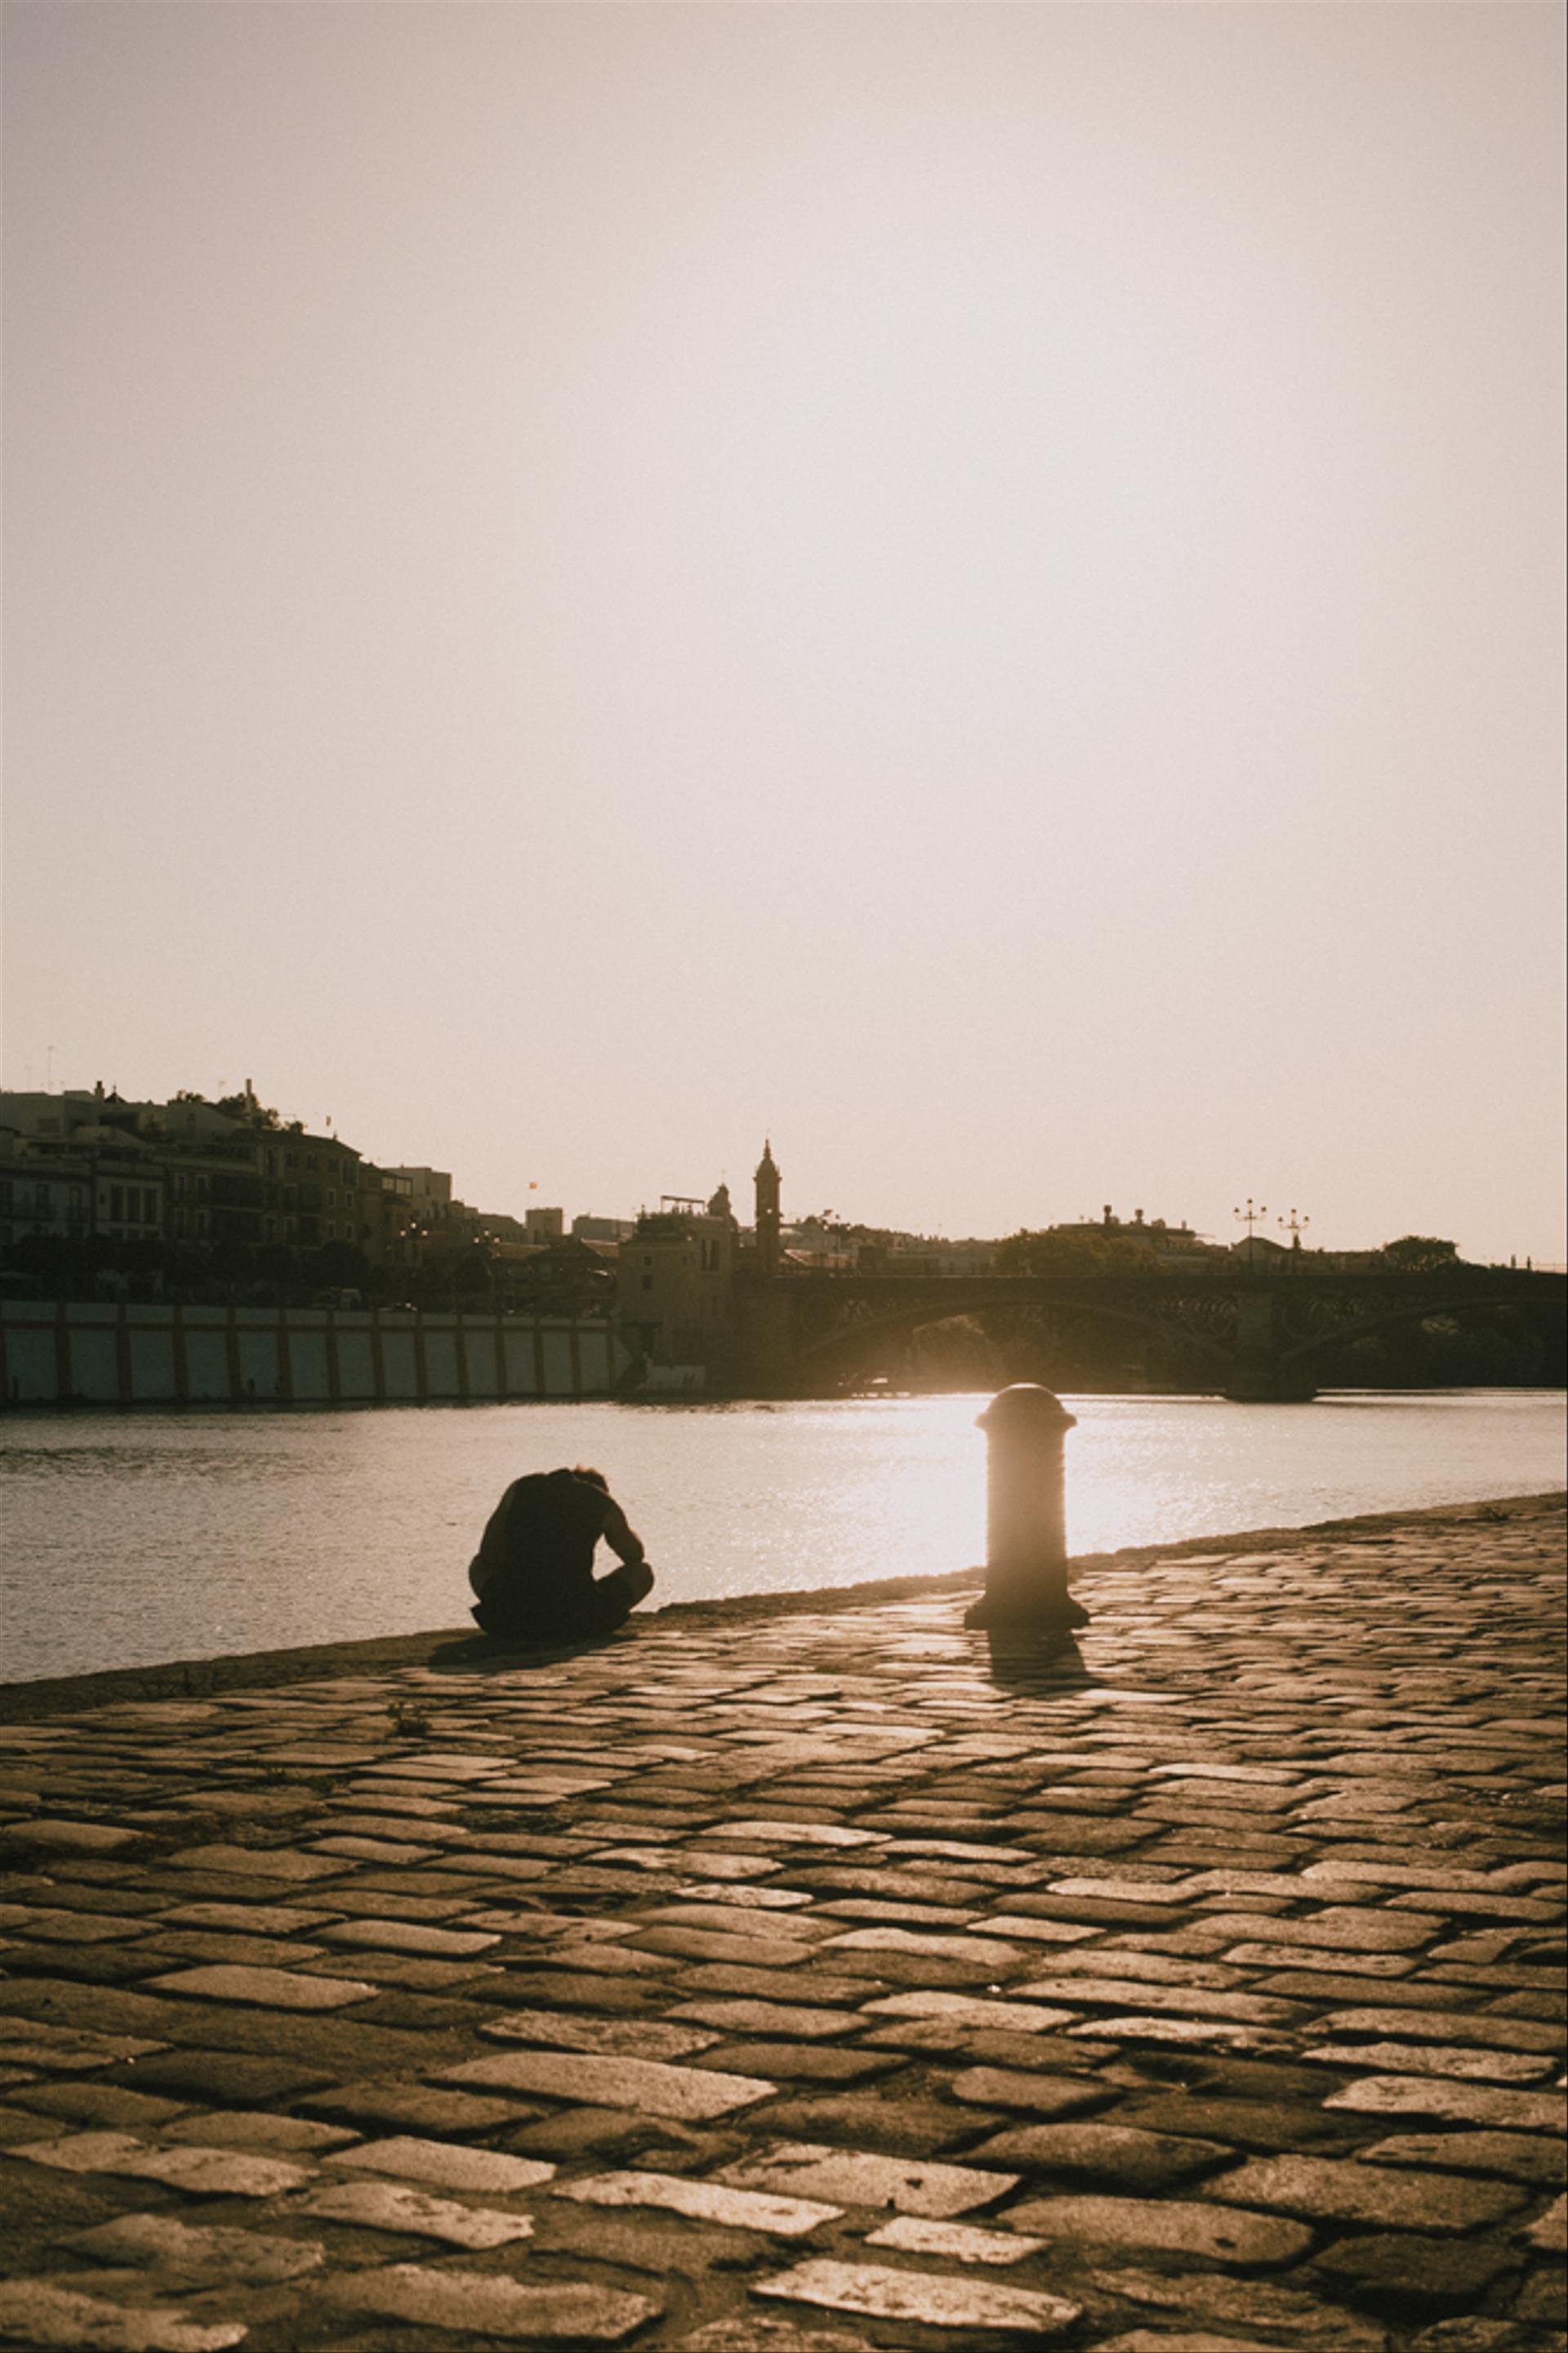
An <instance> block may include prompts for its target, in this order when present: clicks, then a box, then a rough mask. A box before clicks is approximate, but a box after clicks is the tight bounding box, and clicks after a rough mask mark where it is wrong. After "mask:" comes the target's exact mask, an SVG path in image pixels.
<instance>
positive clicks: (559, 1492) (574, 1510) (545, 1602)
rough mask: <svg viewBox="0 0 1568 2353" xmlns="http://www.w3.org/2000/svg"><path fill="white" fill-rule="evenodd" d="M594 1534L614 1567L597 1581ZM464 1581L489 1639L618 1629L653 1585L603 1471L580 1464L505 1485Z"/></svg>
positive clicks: (561, 1637) (553, 1637)
mask: <svg viewBox="0 0 1568 2353" xmlns="http://www.w3.org/2000/svg"><path fill="white" fill-rule="evenodd" d="M601 1536H603V1537H604V1539H605V1543H606V1544H607V1545H608V1546H609V1547H610V1550H611V1551H612V1552H613V1553H615V1554H616V1556H617V1557H618V1558H619V1560H620V1563H621V1566H620V1567H619V1568H617V1569H615V1570H612V1572H611V1574H610V1575H609V1576H608V1577H595V1575H594V1548H595V1545H596V1544H597V1543H598V1541H599V1538H600V1537H601ZM468 1582H469V1584H470V1585H471V1586H472V1587H473V1588H474V1591H475V1593H476V1594H477V1596H478V1597H479V1598H478V1599H477V1600H476V1602H475V1604H474V1610H473V1614H474V1617H475V1619H476V1620H477V1621H478V1623H479V1626H480V1627H481V1628H482V1629H483V1630H484V1631H485V1632H486V1633H487V1634H490V1635H494V1636H496V1637H497V1638H498V1639H500V1640H501V1641H514V1642H560V1641H580V1640H582V1639H583V1638H584V1637H591V1636H594V1635H600V1634H613V1633H614V1632H615V1630H616V1627H617V1626H622V1625H624V1624H625V1623H626V1620H627V1619H628V1618H629V1617H630V1615H631V1613H632V1611H633V1610H634V1609H636V1608H637V1603H638V1602H639V1601H641V1600H642V1599H644V1597H645V1596H646V1595H647V1593H648V1592H649V1591H650V1590H651V1589H652V1586H653V1571H652V1569H651V1568H650V1567H648V1565H647V1559H646V1557H645V1556H644V1553H643V1546H642V1538H641V1537H640V1536H639V1535H637V1533H636V1531H635V1530H634V1529H633V1528H632V1527H631V1526H630V1525H628V1523H627V1520H626V1514H625V1513H624V1512H623V1511H622V1509H621V1507H620V1505H619V1504H617V1503H616V1499H615V1497H614V1496H613V1495H612V1494H611V1493H610V1491H609V1486H608V1484H607V1482H606V1481H605V1476H604V1473H603V1472H599V1471H591V1470H589V1469H587V1468H586V1466H585V1465H584V1464H582V1463H579V1464H578V1465H577V1466H576V1468H575V1469H574V1470H570V1471H547V1472H532V1473H531V1474H530V1475H529V1476H528V1477H526V1478H522V1479H514V1480H513V1481H512V1482H511V1485H510V1487H509V1488H508V1489H507V1491H506V1493H505V1494H504V1495H503V1496H502V1497H501V1499H500V1503H499V1504H497V1505H496V1508H495V1510H494V1511H493V1512H492V1513H491V1514H490V1516H489V1521H488V1523H487V1524H486V1527H485V1532H484V1535H482V1536H481V1538H480V1539H479V1551H478V1552H477V1553H476V1554H475V1555H474V1557H473V1560H472V1561H471V1562H470V1564H469V1567H468Z"/></svg>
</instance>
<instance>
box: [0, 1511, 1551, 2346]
mask: <svg viewBox="0 0 1568 2353" xmlns="http://www.w3.org/2000/svg"><path fill="white" fill-rule="evenodd" d="M1500 1511H1501V1513H1502V1516H1501V1517H1500V1518H1495V1519H1488V1520H1485V1521H1482V1520H1480V1519H1479V1517H1478V1516H1477V1515H1476V1514H1475V1513H1474V1512H1473V1511H1472V1512H1470V1513H1468V1514H1466V1513H1463V1512H1459V1513H1455V1514H1451V1515H1445V1514H1425V1515H1417V1516H1415V1517H1413V1518H1411V1519H1408V1520H1405V1521H1402V1522H1391V1523H1388V1524H1386V1525H1384V1526H1382V1527H1379V1528H1376V1529H1371V1530H1368V1529H1366V1528H1362V1529H1360V1530H1355V1529H1352V1530H1351V1531H1349V1532H1346V1531H1340V1532H1337V1533H1324V1532H1319V1533H1318V1534H1316V1535H1313V1534H1311V1533H1310V1532H1302V1533H1301V1534H1300V1535H1296V1536H1289V1535H1287V1536H1281V1537H1279V1538H1273V1537H1270V1538H1268V1539H1263V1540H1254V1542H1253V1543H1252V1544H1250V1545H1247V1546H1241V1547H1240V1549H1239V1550H1237V1547H1235V1546H1228V1547H1227V1546H1226V1545H1225V1544H1223V1543H1220V1544H1215V1545H1213V1546H1205V1548H1204V1551H1203V1553H1202V1554H1184V1553H1182V1552H1181V1551H1180V1550H1178V1551H1175V1552H1173V1553H1167V1554H1161V1553H1158V1552H1154V1553H1144V1554H1141V1555H1138V1556H1132V1557H1118V1558H1117V1559H1115V1560H1112V1561H1109V1562H1103V1563H1099V1564H1090V1565H1089V1567H1088V1568H1087V1569H1086V1570H1085V1571H1084V1573H1083V1575H1082V1577H1081V1578H1080V1581H1079V1590H1080V1591H1081V1592H1082V1593H1083V1595H1084V1597H1085V1599H1087V1601H1088V1603H1089V1609H1090V1611H1091V1617H1090V1621H1089V1625H1088V1626H1087V1627H1086V1628H1084V1629H1083V1630H1082V1631H1081V1632H1080V1634H1079V1637H1078V1638H1077V1656H1078V1657H1079V1659H1080V1660H1081V1662H1082V1667H1081V1672H1078V1671H1076V1670H1075V1671H1074V1672H1057V1671H1053V1672H1050V1673H1047V1674H1043V1675H1035V1674H1033V1673H1032V1672H1023V1673H1019V1672H1016V1667H1015V1665H1010V1664H1009V1663H1008V1662H1005V1661H1004V1660H1002V1659H1000V1658H998V1659H997V1660H995V1661H994V1660H993V1658H992V1655H991V1652H990V1649H989V1645H988V1644H987V1643H986V1642H985V1641H984V1638H982V1637H979V1636H976V1635H974V1634H973V1633H971V1632H968V1631H967V1630H965V1629H964V1628H963V1625H962V1623H961V1612H962V1599H961V1598H958V1597H955V1596H954V1595H953V1594H952V1593H951V1592H944V1591H942V1590H940V1589H924V1590H921V1589H914V1590H911V1591H910V1593H909V1594H908V1595H906V1596H905V1597H904V1598H902V1599H893V1600H890V1601H882V1602H878V1603H876V1604H872V1605H868V1604H864V1603H862V1602H858V1601H856V1600H854V1599H835V1600H834V1601H833V1602H832V1603H831V1604H830V1605H829V1604H825V1605H818V1604H816V1603H814V1602H812V1601H810V1600H803V1601H802V1602H801V1603H800V1604H799V1605H798V1606H796V1607H794V1608H791V1609H783V1610H776V1611H775V1610H769V1611H766V1612H752V1611H749V1610H747V1609H743V1608H742V1609H733V1610H713V1611H710V1612H695V1613H688V1614H679V1615H675V1616H672V1617H670V1618H668V1619H660V1618H659V1617H658V1616H655V1617H653V1618H650V1619H649V1620H648V1621H647V1623H646V1624H637V1625H634V1627H633V1628H631V1629H629V1630H627V1631H626V1634H624V1635H623V1636H622V1637H621V1638H619V1639H618V1640H617V1641H616V1642H614V1643H612V1644H610V1645H608V1646H606V1647H605V1649H603V1650H602V1651H584V1652H581V1653H579V1654H577V1655H576V1656H574V1657H565V1658H556V1659H552V1660H546V1661H542V1662H535V1663H531V1664H529V1665H523V1664H521V1663H515V1662H505V1663H500V1664H498V1663H497V1662H479V1663H474V1664H468V1663H465V1662H462V1661H461V1660H459V1661H458V1662H452V1661H450V1660H447V1661H441V1660H439V1659H437V1658H436V1657H435V1656H434V1655H433V1654H434V1653H436V1652H437V1651H439V1650H440V1649H441V1647H442V1642H443V1641H445V1639H446V1638H439V1639H437V1638H431V1641H430V1643H429V1646H428V1651H427V1653H426V1654H424V1655H423V1657H421V1656H417V1655H413V1654H410V1655H409V1656H408V1657H407V1658H406V1659H405V1662H404V1663H401V1664H399V1665H398V1666H397V1667H396V1668H395V1669H390V1670H389V1669H388V1668H387V1667H386V1665H385V1663H384V1660H382V1661H381V1662H370V1663H365V1662H363V1661H360V1660H356V1655H355V1653H354V1652H353V1650H352V1649H348V1650H345V1651H343V1652H342V1654H341V1657H340V1660H339V1662H336V1667H335V1670H334V1672H332V1673H331V1674H330V1675H325V1676H321V1678H319V1679H317V1680H314V1681H311V1680H306V1681H300V1682H298V1683H286V1682H285V1683H271V1684H264V1685H258V1686H255V1687H249V1688H247V1687H245V1686H243V1685H241V1686H236V1687H231V1688H226V1689H222V1690H218V1691H216V1692H213V1693H210V1694H188V1693H180V1694H171V1696H169V1697H168V1698H166V1699H158V1698H156V1697H150V1696H145V1695H142V1696H133V1697H129V1698H127V1699H125V1700H123V1701H115V1702H114V1703H113V1704H102V1703H101V1702H100V1701H99V1700H95V1701H94V1702H93V1704H91V1705H83V1706H82V1707H80V1708H78V1709H74V1710H73V1708H72V1707H71V1706H70V1704H69V1703H68V1695H65V1696H63V1697H62V1696H61V1695H59V1694H56V1695H54V1696H53V1697H51V1699H50V1700H49V1702H48V1709H49V1712H48V1713H47V1714H45V1715H37V1713H36V1712H35V1713H34V1714H33V1715H32V1719H31V1720H29V1704H28V1702H27V1700H26V1694H25V1693H24V1694H11V1695H10V1696H11V1697H12V1698H13V1699H14V1700H15V1701H16V1714H17V1715H18V1717H19V1718H20V1720H18V1721H15V1722H10V1723H5V1724H0V1841H4V1842H5V1849H6V1852H7V1854H8V1856H9V1858H10V1859H11V1860H12V1862H13V1863H14V1864H15V1865H16V1868H14V1869H13V1871H12V1873H11V1876H10V1879H9V1881H8V1883H7V1886H6V1889H5V1907H4V1909H3V1910H0V2212H3V2213H4V2217H5V2220H4V2223H3V2224H0V2229H3V2230H4V2232H5V2241H4V2245H5V2261H6V2268H7V2270H8V2272H9V2273H10V2274H11V2277H10V2281H9V2284H8V2285H7V2286H6V2287H5V2289H4V2290H3V2291H0V2342H4V2343H8V2344H12V2345H17V2346H21V2347H26V2348H43V2347H46V2346H49V2347H52V2346H57V2345H58V2346H62V2347H65V2346H94V2345H97V2346H102V2347H105V2348H111V2353H112V2349H113V2348H121V2349H122V2353H209V2348H210V2353H218V2348H223V2347H227V2346H228V2345H231V2344H237V2343H239V2342H240V2341H241V2339H242V2338H243V2341H244V2342H245V2345H246V2348H247V2353H339V2348H343V2353H388V2348H392V2347H394V2346H395V2347H397V2348H399V2353H403V2348H405V2347H407V2348H413V2347H414V2346H415V2345H416V2344H418V2343H424V2342H426V2341H428V2342H429V2343H430V2344H431V2347H432V2353H437V2348H444V2347H445V2346H447V2345H448V2344H452V2345H453V2346H454V2347H455V2346H456V2345H457V2344H458V2343H461V2344H462V2345H463V2346H464V2347H468V2346H470V2345H472V2346H473V2347H474V2348H476V2353H477V2348H479V2346H481V2345H505V2344H508V2343H510V2344H517V2345H523V2346H534V2345H539V2344H542V2343H550V2344H556V2343H560V2344H562V2345H569V2344H571V2343H574V2342H575V2343H580V2344H583V2345H593V2344H605V2345H617V2344H620V2343H623V2342H627V2341H629V2340H632V2339H635V2340H636V2343H637V2348H638V2353H641V2348H644V2347H645V2346H646V2347H647V2353H873V2348H876V2353H934V2348H937V2347H938V2346H945V2347H948V2348H952V2353H980V2348H983V2347H986V2348H991V2353H1001V2348H1003V2347H1006V2348H1009V2349H1010V2348H1013V2347H1014V2346H1021V2345H1024V2344H1031V2345H1033V2344H1042V2345H1043V2344H1046V2343H1054V2342H1055V2341H1057V2338H1058V2337H1062V2336H1064V2334H1065V2335H1067V2336H1068V2337H1069V2339H1070V2341H1072V2342H1074V2343H1075V2344H1079V2345H1081V2346H1083V2347H1084V2348H1085V2353H1108V2348H1121V2353H1153V2348H1159V2353H1197V2348H1203V2353H1215V2348H1220V2347H1223V2348H1225V2353H1236V2348H1247V2353H1252V2348H1254V2347H1255V2346H1260V2345H1264V2346H1268V2347H1270V2348H1274V2349H1275V2353H1287V2348H1297V2353H1562V2348H1561V2341H1560V2338H1556V2337H1553V2335H1552V2332H1553V2331H1554V2330H1556V2331H1561V2328H1562V2326H1563V2291H1562V2248H1563V2206H1562V2203H1561V2197H1562V2192H1563V2177H1564V2154H1563V2153H1564V2140H1563V2098H1562V2093H1561V2089H1560V2086H1559V2084H1558V2080H1557V2078H1558V2073H1559V2070H1560V2068H1561V2065H1562V2052H1563V2005H1562V1998H1561V1984H1562V1980H1561V1974H1560V1970H1559V1968H1558V1967H1557V1966H1556V1962H1557V1954H1558V1948H1559V1947H1560V1944H1561V1929H1560V1925H1559V1924H1560V1923H1561V1921H1562V1919H1563V1909H1562V1905H1563V1893H1564V1878H1563V1869H1562V1862H1561V1845H1560V1839H1559V1835H1558V1825H1559V1820H1560V1815H1561V1810H1562V1795H1561V1791H1562V1782H1563V1766H1562V1763H1561V1761H1560V1755H1559V1748H1560V1742H1561V1724H1560V1720H1559V1717H1558V1715H1557V1713H1556V1710H1557V1705H1558V1694H1559V1684H1558V1682H1557V1679H1556V1678H1557V1668H1556V1665H1555V1660H1554V1653H1553V1649H1552V1644H1553V1641H1554V1639H1555V1636H1556V1630H1557V1621H1558V1617H1559V1614H1560V1606H1561V1593H1562V1585H1561V1573H1560V1566H1559V1562H1560V1551H1561V1530H1562V1512H1561V1508H1560V1507H1559V1506H1556V1505H1552V1504H1515V1503H1510V1504H1507V1505H1505V1506H1501V1507H1500ZM1373 1535H1375V1536H1376V1538H1377V1541H1376V1542H1375V1543H1374V1542H1372V1541H1367V1540H1363V1539H1365V1538H1368V1537H1370V1536H1373ZM1059 1667H1060V1662H1059V1661H1058V1669H1059ZM339 1668H341V1671H337V1669H339ZM141 1680H142V1681H144V1679H141ZM395 1719H396V1720H395ZM420 1719H423V1721H424V1723H425V1724H426V1725H427V1727H428V1728H427V1729H425V1730H420V1731H414V1730H411V1729H409V1726H410V1725H413V1724H415V1723H416V1722H417V1721H418V1720H420ZM400 1726H401V1728H399V1727H400ZM1553 1791H1555V1792H1556V1795H1555V1796H1553V1795H1552V1792H1553ZM40 1831H42V1836H39V1835H38V1833H39V1832H40ZM784 2242H791V2252H790V2257H789V2260H788V2261H787V2262H785V2261H784V2260H783V2256H784ZM421 2248H422V2249H423V2250H424V2252H423V2253H418V2252H417V2251H418V2250H419V2249H421ZM656 2283H657V2285H656ZM1079 2307H1081V2312H1080V2313H1079V2317H1078V2318H1076V2319H1073V2320H1071V2321H1070V2322H1069V2321H1068V2320H1067V2319H1064V2318H1063V2315H1064V2314H1071V2313H1073V2312H1076V2311H1079ZM1445 2330H1446V2331H1447V2335H1445V2334H1444V2331H1445ZM1461 2330H1466V2331H1469V2332H1471V2333H1470V2334H1469V2335H1468V2336H1464V2335H1461V2334H1459V2333H1458V2332H1459V2331H1461ZM1478 2331H1479V2332H1480V2333H1479V2334H1477V2333H1475V2332H1478ZM1074 2332H1076V2334H1075V2333H1074Z"/></svg>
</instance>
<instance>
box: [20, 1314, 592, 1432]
mask: <svg viewBox="0 0 1568 2353" xmlns="http://www.w3.org/2000/svg"><path fill="white" fill-rule="evenodd" d="M628 1362H629V1357H628V1355H627V1352H626V1348H625V1346H624V1345H623V1344H622V1342H621V1340H620V1337H619V1335H617V1334H616V1332H615V1331H614V1330H613V1329H612V1328H611V1326H610V1325H609V1324H606V1323H605V1322H603V1321H602V1320H601V1319H599V1318H597V1317H583V1318H577V1319H573V1318H568V1317H564V1316H523V1315H489V1314H479V1315H465V1314H417V1313H415V1312H413V1311H407V1312H405V1313H396V1312H393V1313H389V1314H378V1313H376V1312H375V1311H374V1310H356V1309H349V1308H328V1307H314V1308H312V1307H284V1308H269V1307H179V1306H173V1305H169V1304H167V1303H161V1302H158V1303H153V1304H152V1305H149V1306H141V1305H137V1306H132V1305H131V1304H129V1303H126V1302H123V1301H120V1302H117V1301H112V1300H110V1301H99V1302H85V1301H79V1300H61V1301H58V1302H56V1301H53V1300H26V1299H6V1300H0V1399H4V1401H5V1404H7V1405H12V1406H29V1405H112V1406H140V1405H158V1406H167V1405H450V1404H463V1403H468V1402H473V1403H479V1404H482V1403H487V1402H489V1403H493V1404H506V1403H508V1402H509V1401H510V1399H512V1398H590V1397H608V1396H610V1395H612V1394H613V1393H614V1391H615V1389H616V1385H617V1383H618V1382H619V1381H620V1379H621V1377H622V1376H623V1375H624V1374H625V1372H626V1367H627V1365H628Z"/></svg>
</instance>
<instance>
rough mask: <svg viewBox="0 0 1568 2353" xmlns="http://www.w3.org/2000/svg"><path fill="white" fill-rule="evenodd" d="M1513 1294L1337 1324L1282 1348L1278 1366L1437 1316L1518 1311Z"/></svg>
mask: <svg viewBox="0 0 1568 2353" xmlns="http://www.w3.org/2000/svg"><path fill="white" fill-rule="evenodd" d="M1520 1304H1521V1302H1520V1300H1519V1298H1518V1295H1517V1294H1515V1295H1514V1296H1513V1297H1511V1298H1510V1297H1508V1296H1507V1295H1506V1294H1504V1293H1498V1292H1486V1293H1477V1292H1473V1291H1472V1292H1466V1293H1462V1294H1461V1295H1460V1296H1458V1297H1457V1298H1454V1299H1447V1300H1440V1299H1427V1300H1421V1301H1418V1302H1416V1303H1415V1305H1410V1304H1408V1303H1407V1304H1406V1305H1405V1306H1403V1307H1393V1308H1388V1309H1386V1310H1384V1313H1383V1314H1378V1315H1364V1316H1363V1317H1362V1318H1361V1319H1360V1321H1359V1322H1357V1323H1354V1324H1336V1325H1335V1326H1334V1328H1333V1330H1332V1331H1328V1332H1315V1333H1314V1334H1313V1335H1312V1336H1311V1338H1310V1340H1298V1341H1297V1342H1295V1344H1294V1345H1292V1346H1290V1347H1286V1348H1281V1349H1280V1350H1279V1359H1278V1361H1279V1363H1280V1364H1281V1365H1299V1364H1302V1363H1304V1362H1305V1361H1306V1359H1307V1358H1308V1357H1310V1356H1326V1355H1327V1354H1328V1352H1329V1351H1330V1349H1331V1348H1340V1347H1343V1346H1345V1345H1347V1344H1348V1343H1349V1342H1350V1341H1352V1340H1365V1339H1370V1338H1371V1337H1372V1335H1373V1333H1375V1332H1387V1331H1389V1330H1391V1329H1392V1328H1393V1326H1394V1324H1426V1323H1429V1322H1430V1321H1431V1319H1432V1318H1433V1317H1434V1316H1436V1315H1453V1316H1460V1315H1463V1314H1465V1313H1466V1311H1467V1310H1469V1311H1472V1312H1473V1311H1474V1310H1475V1309H1476V1308H1479V1307H1518V1306H1519V1305H1520Z"/></svg>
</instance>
